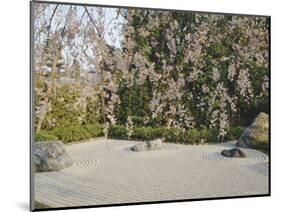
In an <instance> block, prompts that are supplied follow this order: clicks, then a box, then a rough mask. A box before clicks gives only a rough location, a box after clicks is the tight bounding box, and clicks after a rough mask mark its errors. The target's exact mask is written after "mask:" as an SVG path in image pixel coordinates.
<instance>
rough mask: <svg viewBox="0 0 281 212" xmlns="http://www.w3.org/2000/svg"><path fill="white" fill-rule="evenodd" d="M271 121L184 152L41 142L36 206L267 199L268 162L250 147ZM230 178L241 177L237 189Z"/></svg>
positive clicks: (126, 144)
mask: <svg viewBox="0 0 281 212" xmlns="http://www.w3.org/2000/svg"><path fill="white" fill-rule="evenodd" d="M265 119H268V117H267V115H266V114H259V115H258V116H257V118H256V119H255V120H254V122H253V123H252V124H251V125H250V126H249V127H247V128H246V129H245V130H244V132H243V133H242V134H241V136H240V137H239V138H238V141H237V144H235V143H233V142H225V143H217V144H205V145H182V144H173V143H167V142H164V141H163V139H160V138H158V139H154V140H149V141H143V142H141V141H129V140H117V139H105V138H97V139H93V140H91V141H87V142H82V143H75V144H71V145H64V144H63V143H62V142H60V141H40V142H36V143H34V147H33V150H34V152H33V157H34V167H35V171H36V173H35V176H34V177H35V188H34V189H35V198H36V201H39V202H42V203H44V204H47V205H49V206H52V207H64V206H65V207H69V206H79V205H80V206H82V205H95V204H97V205H98V204H114V203H127V202H134V201H141V202H145V201H161V200H163V199H172V198H173V199H177V198H178V199H184V198H185V199H192V198H198V197H218V196H221V195H236V196H237V195H249V194H251V192H254V193H255V194H264V193H266V192H267V191H268V163H267V162H268V157H267V155H266V154H264V153H262V152H260V151H257V150H255V149H253V148H252V144H253V141H254V139H255V138H256V137H255V136H261V137H260V138H264V140H265V138H266V134H267V133H268V125H266V124H265V123H264V122H265V121H264V120H265ZM258 142H260V140H258ZM242 144H243V145H242ZM245 147H247V148H245ZM164 150H165V151H164ZM222 156H223V157H222ZM136 167H138V168H136ZM214 170H215V171H214ZM237 173H239V175H237ZM229 176H235V177H234V178H231V183H229ZM196 182H200V183H196ZM210 182H211V183H210ZM249 182H251V183H250V184H249ZM202 185H205V186H202ZM233 185H235V188H236V189H235V190H233ZM113 191H114V192H113ZM209 191H212V192H211V193H210V192H209ZM46 194H48V195H46Z"/></svg>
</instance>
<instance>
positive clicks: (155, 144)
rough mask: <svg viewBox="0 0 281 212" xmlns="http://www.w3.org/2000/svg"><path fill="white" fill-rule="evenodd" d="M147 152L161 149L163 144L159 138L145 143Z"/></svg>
mask: <svg viewBox="0 0 281 212" xmlns="http://www.w3.org/2000/svg"><path fill="white" fill-rule="evenodd" d="M146 144H147V146H148V150H149V151H154V150H160V149H162V147H163V142H162V140H161V139H160V138H158V139H155V140H152V141H147V142H146Z"/></svg>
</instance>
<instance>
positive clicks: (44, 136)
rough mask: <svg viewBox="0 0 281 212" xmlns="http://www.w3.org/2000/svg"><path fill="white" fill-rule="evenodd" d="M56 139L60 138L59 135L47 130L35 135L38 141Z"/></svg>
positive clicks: (35, 139)
mask: <svg viewBox="0 0 281 212" xmlns="http://www.w3.org/2000/svg"><path fill="white" fill-rule="evenodd" d="M55 140H58V137H57V136H55V135H53V134H50V133H49V132H47V131H40V132H38V133H35V136H34V141H35V142H36V141H55Z"/></svg>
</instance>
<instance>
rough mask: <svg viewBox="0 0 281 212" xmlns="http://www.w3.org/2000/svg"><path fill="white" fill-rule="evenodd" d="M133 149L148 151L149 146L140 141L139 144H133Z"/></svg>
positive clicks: (135, 150)
mask: <svg viewBox="0 0 281 212" xmlns="http://www.w3.org/2000/svg"><path fill="white" fill-rule="evenodd" d="M131 150H132V151H134V152H142V151H148V146H147V144H146V143H138V144H136V145H134V146H132V147H131Z"/></svg>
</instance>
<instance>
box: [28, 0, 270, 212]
mask: <svg viewBox="0 0 281 212" xmlns="http://www.w3.org/2000/svg"><path fill="white" fill-rule="evenodd" d="M29 4H30V7H29V9H30V11H29V15H30V16H29V20H30V31H29V33H30V34H29V39H30V40H29V44H30V47H29V48H30V49H29V56H30V61H29V69H30V72H29V78H30V85H29V92H30V103H29V113H30V119H29V125H30V141H29V149H30V154H29V163H30V164H29V165H30V171H29V185H30V186H29V188H30V195H29V202H30V207H29V208H30V211H53V210H68V209H85V208H100V207H113V206H131V205H148V204H162V203H178V202H193V201H204V200H224V199H240V198H253V197H269V196H271V16H270V15H255V14H238V13H226V12H206V11H194V10H178V9H165V8H147V7H134V6H125V5H102V4H89V3H74V2H59V1H44V0H43V1H41V0H31V1H30V2H29ZM34 4H60V5H74V6H87V7H103V8H128V9H142V10H145V9H148V10H158V11H159V10H161V11H174V12H195V13H204V14H216V15H224V16H254V17H265V18H267V19H268V22H269V25H268V32H269V48H268V51H269V52H268V53H269V57H268V60H269V61H268V64H269V65H268V76H269V88H268V90H269V96H268V98H269V99H268V100H269V105H268V106H269V151H268V158H269V173H268V193H265V194H257V195H239V196H223V197H208V198H194V199H181V200H163V201H148V202H130V203H116V204H100V205H85V206H70V207H54V208H41V209H40V208H35V207H34V172H33V157H32V153H33V150H32V146H33V145H32V144H33V140H34V127H33V126H34V117H33V115H34V92H33V90H34V76H33V70H34V67H33V61H34V50H33V47H34V39H33V37H34V30H33V26H34V25H33V21H34V20H33V5H34Z"/></svg>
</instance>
